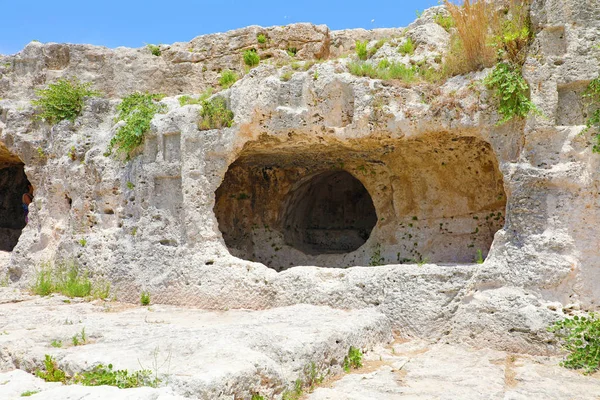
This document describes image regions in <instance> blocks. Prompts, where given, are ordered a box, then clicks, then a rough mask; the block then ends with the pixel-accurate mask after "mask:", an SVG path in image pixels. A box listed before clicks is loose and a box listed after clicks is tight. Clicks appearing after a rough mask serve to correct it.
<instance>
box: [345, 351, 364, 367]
mask: <svg viewBox="0 0 600 400" xmlns="http://www.w3.org/2000/svg"><path fill="white" fill-rule="evenodd" d="M362 359H363V353H362V351H361V350H360V349H358V348H356V347H353V346H350V349H348V355H347V356H346V357H344V364H343V368H344V371H346V372H350V370H351V369H358V368H361V367H362V366H363V364H362Z"/></svg>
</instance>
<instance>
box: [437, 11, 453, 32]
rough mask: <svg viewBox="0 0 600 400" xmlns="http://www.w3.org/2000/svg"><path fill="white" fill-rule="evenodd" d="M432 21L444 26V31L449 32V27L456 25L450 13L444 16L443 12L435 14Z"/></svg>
mask: <svg viewBox="0 0 600 400" xmlns="http://www.w3.org/2000/svg"><path fill="white" fill-rule="evenodd" d="M433 21H434V22H435V23H436V24H438V25H439V26H441V27H442V28H444V29H445V30H446V32H450V29H452V28H454V27H455V26H456V23H455V22H454V18H452V16H451V15H448V16H445V15H443V14H436V16H435V17H433Z"/></svg>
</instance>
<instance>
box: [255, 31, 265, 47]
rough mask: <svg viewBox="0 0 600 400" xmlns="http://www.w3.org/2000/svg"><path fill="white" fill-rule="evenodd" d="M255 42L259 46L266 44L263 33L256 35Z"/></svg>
mask: <svg viewBox="0 0 600 400" xmlns="http://www.w3.org/2000/svg"><path fill="white" fill-rule="evenodd" d="M256 41H257V42H258V43H259V44H265V43H267V37H266V36H265V35H264V33H259V34H258V35H256Z"/></svg>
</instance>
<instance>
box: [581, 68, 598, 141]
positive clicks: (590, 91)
mask: <svg viewBox="0 0 600 400" xmlns="http://www.w3.org/2000/svg"><path fill="white" fill-rule="evenodd" d="M583 98H584V100H585V102H586V105H587V106H588V107H591V108H592V109H594V108H595V110H593V111H592V115H591V116H590V117H589V118H588V120H587V121H586V128H585V131H584V132H586V131H588V130H590V129H592V128H596V134H595V135H594V136H595V139H596V143H595V144H594V147H593V151H594V153H600V77H598V78H596V79H594V80H593V81H591V82H590V84H589V85H588V86H587V88H586V89H585V91H584V92H583Z"/></svg>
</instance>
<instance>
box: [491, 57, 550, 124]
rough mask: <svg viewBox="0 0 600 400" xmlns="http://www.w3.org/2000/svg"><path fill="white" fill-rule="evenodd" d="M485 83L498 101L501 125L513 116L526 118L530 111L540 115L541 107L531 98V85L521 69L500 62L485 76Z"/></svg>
mask: <svg viewBox="0 0 600 400" xmlns="http://www.w3.org/2000/svg"><path fill="white" fill-rule="evenodd" d="M484 83H485V85H486V86H487V88H488V89H490V90H492V93H493V95H494V97H495V98H496V100H497V102H498V112H499V113H500V115H501V116H502V119H501V120H500V121H499V122H498V125H501V124H503V123H505V122H508V121H510V120H512V119H513V118H525V117H527V115H529V113H530V112H533V113H534V114H537V115H540V114H541V113H540V111H539V109H538V108H537V107H536V105H535V104H533V102H532V101H531V100H530V99H529V97H528V93H529V85H527V82H525V79H524V78H523V76H522V75H521V69H520V68H519V67H518V66H516V65H514V64H510V63H506V62H501V63H498V64H497V65H496V66H495V67H494V70H493V71H492V72H491V73H490V74H489V75H488V76H487V77H486V78H485V80H484Z"/></svg>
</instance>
